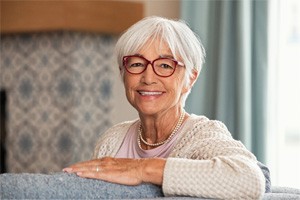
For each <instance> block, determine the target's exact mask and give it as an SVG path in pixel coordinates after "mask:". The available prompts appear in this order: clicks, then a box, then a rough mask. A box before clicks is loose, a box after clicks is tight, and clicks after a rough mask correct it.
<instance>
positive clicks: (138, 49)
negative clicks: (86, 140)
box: [64, 17, 265, 199]
mask: <svg viewBox="0 0 300 200" xmlns="http://www.w3.org/2000/svg"><path fill="white" fill-rule="evenodd" d="M116 54H117V60H118V64H119V68H120V73H121V75H122V79H123V82H124V86H125V91H126V97H127V99H128V101H129V102H130V104H131V105H132V106H133V107H134V108H135V109H136V110H137V111H138V114H139V119H136V120H133V121H126V122H123V123H120V124H117V125H115V126H113V127H112V128H110V129H109V130H107V131H106V132H105V133H104V134H102V135H101V136H100V138H99V141H98V143H97V145H96V148H95V151H94V156H93V158H94V159H93V160H90V161H86V162H81V163H77V164H74V165H72V166H69V167H68V168H65V169H64V171H65V172H69V173H76V174H77V175H78V176H80V177H86V178H93V179H101V180H105V181H109V182H113V183H120V184H126V185H137V184H140V183H142V182H148V183H153V184H157V185H161V186H162V189H163V192H164V194H165V195H167V196H171V195H188V196H198V197H207V198H221V199H224V198H226V199H228V198H230V199H232V198H247V199H249V198H250V199H254V198H259V197H261V196H262V195H263V194H264V192H265V177H264V175H263V173H262V170H261V169H260V168H259V166H258V164H257V163H258V162H257V160H256V158H255V156H254V155H253V154H252V153H251V152H249V151H248V150H247V149H246V148H245V147H244V145H243V144H242V143H241V142H239V141H236V140H234V139H233V138H232V136H231V134H230V133H229V131H228V130H227V128H226V126H225V125H224V124H223V123H221V122H219V121H214V120H209V119H208V118H206V117H205V116H197V115H194V114H188V113H187V112H186V111H185V110H184V105H185V101H186V98H187V96H188V94H189V92H190V90H191V88H192V86H193V84H194V83H195V81H196V79H197V77H198V75H199V73H200V70H201V66H202V64H203V61H204V50H203V47H202V45H201V43H200V41H199V39H198V38H197V37H196V36H195V34H194V33H193V32H192V31H191V29H190V28H189V27H188V26H187V25H186V24H185V23H184V22H181V21H173V20H169V19H165V18H160V17H148V18H145V19H143V20H141V21H139V22H138V23H136V24H134V25H133V26H132V27H131V28H129V29H128V30H127V31H126V32H125V33H124V34H123V35H122V36H121V37H120V39H119V40H118V42H117V45H116Z"/></svg>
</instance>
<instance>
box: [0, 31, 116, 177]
mask: <svg viewBox="0 0 300 200" xmlns="http://www.w3.org/2000/svg"><path fill="white" fill-rule="evenodd" d="M115 42H116V38H115V37H113V36H106V35H98V34H92V33H78V32H51V33H34V34H16V35H1V44H0V47H1V61H0V88H4V89H5V90H6V91H7V95H8V105H7V106H8V107H7V111H8V114H9V116H8V122H7V129H8V130H7V138H6V139H7V140H6V148H7V151H8V152H7V153H8V155H7V170H8V171H9V172H44V173H47V172H53V171H60V170H61V169H62V168H63V167H65V166H67V165H69V164H71V163H74V162H77V161H81V160H86V159H89V158H90V157H91V154H92V152H93V148H94V145H95V142H96V139H97V138H98V136H99V134H100V133H101V132H103V131H104V130H105V129H107V128H108V127H109V126H111V123H112V119H111V107H112V106H113V105H112V99H113V92H112V86H113V84H114V82H115V80H114V79H115V78H114V77H115V76H113V75H112V73H113V71H112V68H113V67H116V65H115V64H113V63H114V62H113V48H114V45H115Z"/></svg>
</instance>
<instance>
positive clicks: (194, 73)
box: [183, 69, 198, 93]
mask: <svg viewBox="0 0 300 200" xmlns="http://www.w3.org/2000/svg"><path fill="white" fill-rule="evenodd" d="M197 78H198V71H196V70H194V69H193V70H192V75H191V76H190V77H189V79H190V80H189V84H188V85H186V86H185V87H184V88H183V93H186V92H188V91H190V90H191V88H192V87H193V85H194V83H195V82H196V80H197Z"/></svg>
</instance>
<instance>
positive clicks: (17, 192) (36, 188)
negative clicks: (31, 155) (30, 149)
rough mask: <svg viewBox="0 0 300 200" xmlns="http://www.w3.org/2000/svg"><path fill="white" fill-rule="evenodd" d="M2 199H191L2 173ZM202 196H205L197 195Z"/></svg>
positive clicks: (152, 189) (276, 190)
mask: <svg viewBox="0 0 300 200" xmlns="http://www.w3.org/2000/svg"><path fill="white" fill-rule="evenodd" d="M0 188H1V191H0V199H93V198H95V199H147V198H157V199H164V200H165V199H190V198H189V197H164V196H163V193H162V190H161V188H160V187H158V186H155V185H152V184H141V185H139V186H125V185H119V184H113V183H108V182H104V181H100V180H93V179H84V178H80V177H77V176H76V175H73V174H67V173H53V174H50V175H46V174H1V175H0ZM271 189H272V192H271V193H266V194H265V195H264V198H263V199H266V200H268V199H295V200H296V199H298V200H300V190H299V189H294V188H287V187H272V188H271ZM196 199H201V198H196Z"/></svg>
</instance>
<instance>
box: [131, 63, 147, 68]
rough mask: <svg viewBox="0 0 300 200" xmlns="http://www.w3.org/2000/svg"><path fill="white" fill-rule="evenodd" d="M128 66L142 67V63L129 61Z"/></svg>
mask: <svg viewBox="0 0 300 200" xmlns="http://www.w3.org/2000/svg"><path fill="white" fill-rule="evenodd" d="M129 66H130V67H143V66H144V65H143V63H131V64H130V65H129Z"/></svg>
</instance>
